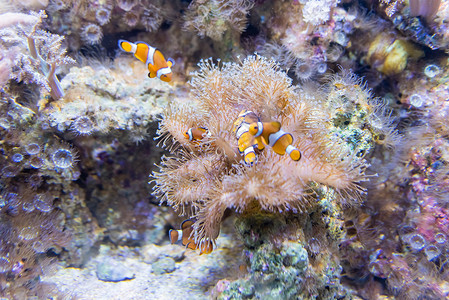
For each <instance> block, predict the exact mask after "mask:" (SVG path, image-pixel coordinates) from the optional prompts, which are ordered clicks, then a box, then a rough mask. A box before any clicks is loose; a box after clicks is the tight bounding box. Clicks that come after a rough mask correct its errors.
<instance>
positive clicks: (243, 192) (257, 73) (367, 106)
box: [153, 56, 395, 243]
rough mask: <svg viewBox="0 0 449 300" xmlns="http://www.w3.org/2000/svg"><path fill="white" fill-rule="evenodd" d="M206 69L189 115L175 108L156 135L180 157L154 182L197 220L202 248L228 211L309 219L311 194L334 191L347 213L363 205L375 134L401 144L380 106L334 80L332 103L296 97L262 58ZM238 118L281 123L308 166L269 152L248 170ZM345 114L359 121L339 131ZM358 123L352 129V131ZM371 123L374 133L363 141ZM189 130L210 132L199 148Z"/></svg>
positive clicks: (354, 83)
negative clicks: (245, 113)
mask: <svg viewBox="0 0 449 300" xmlns="http://www.w3.org/2000/svg"><path fill="white" fill-rule="evenodd" d="M199 66H200V70H199V71H198V72H196V73H195V74H194V76H193V78H192V80H191V85H192V88H193V90H192V99H193V100H192V101H191V103H192V105H186V104H182V105H178V106H171V107H170V108H169V109H168V110H167V111H166V112H165V113H164V118H163V119H162V121H161V125H160V129H159V131H158V133H159V138H161V143H162V145H163V146H164V147H166V148H168V149H169V150H171V151H175V150H176V149H178V148H181V149H179V150H178V151H177V154H178V155H177V156H171V157H166V158H165V159H164V160H163V162H162V166H161V170H160V172H156V173H154V174H153V178H154V182H155V184H156V186H155V194H156V195H158V196H160V197H161V199H162V201H165V202H167V203H168V204H169V205H170V206H172V207H174V208H175V209H176V210H178V211H180V212H181V213H182V214H184V213H188V212H190V211H191V212H192V214H193V216H195V217H196V218H197V222H196V223H195V224H194V237H195V241H196V242H198V243H202V242H205V241H212V242H214V241H215V239H216V237H217V235H218V233H219V229H220V221H221V219H222V217H223V214H224V212H225V210H226V209H232V210H235V211H237V212H239V213H242V212H245V211H254V212H256V211H258V210H266V211H274V212H284V211H293V212H306V211H308V210H309V209H310V207H311V202H313V201H311V199H312V198H311V195H312V194H313V191H315V192H317V191H318V190H321V189H325V190H328V191H329V189H330V190H334V191H335V193H336V195H335V197H336V199H334V200H332V201H340V203H342V204H344V205H349V204H353V203H357V202H358V201H359V200H360V199H361V195H362V194H363V191H364V189H363V188H362V187H361V186H360V183H361V182H362V181H365V180H367V176H366V175H365V173H364V172H365V168H366V166H367V165H366V162H365V160H364V159H363V156H364V155H365V154H366V153H367V152H369V151H370V149H371V147H372V146H371V145H372V144H374V143H375V141H374V136H375V133H377V132H383V133H388V134H389V135H390V137H393V136H394V135H395V134H394V131H393V130H391V128H390V122H389V121H388V119H385V116H383V114H384V109H383V107H382V105H380V104H381V103H379V102H378V101H376V100H374V99H372V98H371V95H370V94H369V92H367V91H366V90H365V89H364V88H363V85H361V83H360V82H359V81H358V80H357V79H354V77H353V76H351V75H343V76H335V77H334V78H333V79H332V80H331V81H330V84H329V86H330V89H329V92H328V93H327V94H326V93H323V94H321V93H315V94H307V92H306V91H301V92H299V91H298V88H296V89H295V87H294V86H292V85H291V80H290V79H289V78H288V77H287V76H286V74H285V73H283V72H282V71H279V70H278V67H277V65H276V63H275V62H273V61H269V60H267V59H265V58H263V57H260V56H249V57H247V58H246V59H245V60H243V61H242V62H241V64H237V63H224V64H223V65H222V66H221V67H220V66H217V65H215V64H213V63H212V62H211V61H209V60H207V61H203V62H201V63H200V65H199ZM324 99H326V100H324ZM241 109H246V110H251V111H253V112H254V113H255V114H256V115H257V116H258V117H259V118H260V119H261V121H265V122H266V121H270V120H277V121H279V122H280V124H282V128H283V129H284V130H285V131H286V132H289V133H291V134H292V136H293V140H294V142H293V146H294V147H296V148H297V149H299V150H300V151H301V153H302V158H301V160H300V161H298V162H295V161H292V160H290V158H285V157H283V156H280V155H277V154H275V153H274V152H273V151H268V150H264V151H263V152H260V153H258V154H257V155H258V161H257V163H256V164H255V165H254V166H253V167H248V166H245V165H244V164H243V163H242V157H241V156H240V155H239V154H238V151H237V150H236V149H237V139H236V138H235V135H234V134H233V133H232V126H233V124H234V121H235V120H236V119H237V116H238V114H239V112H240V111H241ZM338 109H340V110H341V115H343V116H345V115H346V116H349V115H353V114H354V115H357V114H359V116H358V117H356V119H354V120H353V121H349V122H348V124H345V126H341V127H340V129H338V127H339V126H340V125H338V123H337V122H338V119H339V118H340V113H339V112H338ZM351 123H353V126H354V127H352V126H349V127H346V126H347V125H349V124H351ZM366 123H370V124H371V125H372V126H371V127H372V130H373V132H371V131H365V130H366V129H364V128H366V125H365V124H366ZM191 127H204V128H207V129H208V133H209V134H208V135H207V136H206V137H204V138H203V139H202V140H201V143H200V144H199V145H196V144H193V143H190V142H189V140H188V139H186V138H185V137H184V135H183V133H184V132H186V131H187V130H188V129H189V128H191ZM339 130H342V131H340V133H337V131H339ZM360 130H361V131H362V132H365V133H363V134H359V133H357V132H358V131H360ZM364 136H365V137H364ZM363 139H366V141H365V142H361V141H363ZM365 143H367V145H368V146H365V145H364V144H365ZM361 148H363V149H361ZM325 194H326V192H325ZM337 199H338V200H337ZM254 203H255V205H254Z"/></svg>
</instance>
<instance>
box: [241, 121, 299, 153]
mask: <svg viewBox="0 0 449 300" xmlns="http://www.w3.org/2000/svg"><path fill="white" fill-rule="evenodd" d="M249 133H250V134H252V135H253V136H254V137H256V138H257V137H262V138H263V140H264V142H265V143H266V144H268V145H270V146H271V147H272V148H273V151H274V152H276V153H277V154H279V155H284V154H285V153H286V152H287V153H288V155H290V158H291V159H293V160H295V161H298V160H300V159H301V152H300V151H299V150H298V149H296V148H295V147H294V146H292V143H293V137H292V135H291V134H290V133H287V132H285V131H283V130H282V129H281V123H279V122H266V123H262V122H257V123H252V124H251V125H250V126H249Z"/></svg>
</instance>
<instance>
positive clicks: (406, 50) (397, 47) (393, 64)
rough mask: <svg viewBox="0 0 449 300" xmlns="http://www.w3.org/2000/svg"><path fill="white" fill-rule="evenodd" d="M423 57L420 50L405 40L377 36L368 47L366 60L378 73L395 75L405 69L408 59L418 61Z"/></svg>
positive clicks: (388, 36)
mask: <svg viewBox="0 0 449 300" xmlns="http://www.w3.org/2000/svg"><path fill="white" fill-rule="evenodd" d="M423 55H424V53H423V52H422V51H421V50H419V49H417V48H416V47H415V46H414V45H413V44H412V43H410V42H408V41H406V40H402V39H395V37H394V36H391V35H389V34H379V35H378V36H377V37H376V38H375V39H374V41H373V42H372V43H371V44H370V46H369V50H368V54H367V60H368V62H369V63H370V64H371V65H372V66H373V67H375V68H376V69H377V70H379V71H380V72H382V73H384V74H386V75H395V74H398V73H400V72H402V71H403V70H404V69H405V67H406V66H407V60H408V59H409V58H411V59H418V58H420V57H421V56H423Z"/></svg>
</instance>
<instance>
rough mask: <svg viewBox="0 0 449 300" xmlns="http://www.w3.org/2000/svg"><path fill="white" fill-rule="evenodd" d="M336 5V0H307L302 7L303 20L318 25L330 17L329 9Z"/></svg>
mask: <svg viewBox="0 0 449 300" xmlns="http://www.w3.org/2000/svg"><path fill="white" fill-rule="evenodd" d="M336 5H337V1H336V0H309V1H306V2H305V4H304V7H303V8H302V15H303V18H304V21H305V22H307V23H310V24H312V25H320V24H322V23H324V22H326V21H328V20H329V19H330V17H331V10H332V9H333V8H334V7H335V6H336Z"/></svg>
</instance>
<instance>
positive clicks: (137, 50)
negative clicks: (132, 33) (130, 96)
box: [118, 40, 175, 82]
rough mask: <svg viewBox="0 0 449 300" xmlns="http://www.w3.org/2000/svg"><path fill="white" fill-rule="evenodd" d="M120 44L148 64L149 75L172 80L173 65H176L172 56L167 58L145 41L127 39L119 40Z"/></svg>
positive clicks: (121, 47) (163, 79)
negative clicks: (129, 40)
mask: <svg viewBox="0 0 449 300" xmlns="http://www.w3.org/2000/svg"><path fill="white" fill-rule="evenodd" d="M118 46H119V48H120V49H121V50H122V51H124V52H127V53H133V54H134V56H135V57H136V58H137V59H139V60H140V61H141V62H143V63H145V64H146V66H147V68H148V71H150V73H148V77H150V78H154V77H157V78H159V79H160V80H162V81H165V82H170V81H171V77H172V71H171V67H172V66H174V64H175V62H174V60H173V59H171V58H169V59H168V60H165V57H164V55H163V54H162V52H161V51H159V50H158V49H156V48H154V47H151V46H149V45H147V44H146V43H144V42H136V43H131V42H128V41H125V40H119V41H118Z"/></svg>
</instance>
